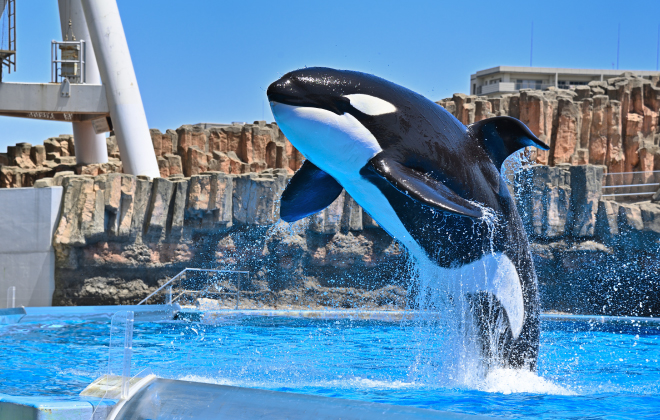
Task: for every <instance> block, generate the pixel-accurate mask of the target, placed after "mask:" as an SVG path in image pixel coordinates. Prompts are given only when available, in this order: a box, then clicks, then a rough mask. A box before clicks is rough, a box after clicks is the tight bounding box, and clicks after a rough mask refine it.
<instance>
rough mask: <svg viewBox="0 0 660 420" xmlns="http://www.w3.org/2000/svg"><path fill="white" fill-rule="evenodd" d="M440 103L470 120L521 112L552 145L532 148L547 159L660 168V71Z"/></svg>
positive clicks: (611, 167) (537, 157)
mask: <svg viewBox="0 0 660 420" xmlns="http://www.w3.org/2000/svg"><path fill="white" fill-rule="evenodd" d="M437 103H438V104H439V105H441V106H443V107H445V108H446V109H447V110H448V111H450V112H451V113H452V114H453V115H454V116H455V117H456V118H458V119H459V120H460V121H461V122H462V123H463V124H465V125H468V124H472V123H473V122H475V121H480V120H482V119H485V118H490V117H494V116H502V115H509V116H512V117H515V118H518V119H519V120H521V121H522V122H524V123H525V124H527V126H528V127H529V128H530V129H531V130H532V132H534V134H536V135H537V136H538V137H539V138H540V139H541V140H543V141H545V142H546V143H547V144H548V145H549V146H550V150H549V151H542V150H536V149H533V150H532V159H533V160H534V161H536V162H537V163H539V164H542V165H550V166H555V165H560V164H571V165H584V164H593V165H604V166H605V167H606V168H607V171H608V172H610V173H613V172H633V171H643V172H646V171H653V170H658V169H660V148H659V146H658V143H659V142H660V126H659V125H658V114H659V112H660V73H659V74H658V76H655V77H653V78H652V79H651V80H648V79H644V78H641V77H636V76H633V75H632V74H630V73H624V74H623V75H621V76H620V77H615V78H611V79H608V80H604V81H600V82H598V81H596V82H590V83H589V85H588V86H577V87H575V88H571V89H556V88H554V87H551V88H548V89H546V90H544V91H540V90H532V89H523V90H521V91H520V92H517V93H515V94H512V95H503V96H502V97H497V98H488V97H485V96H474V95H470V96H469V95H464V94H460V93H457V94H454V96H453V97H452V98H447V99H442V100H440V101H438V102H437ZM649 176H650V174H649Z"/></svg>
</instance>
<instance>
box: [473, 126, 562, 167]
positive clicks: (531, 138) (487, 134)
mask: <svg viewBox="0 0 660 420" xmlns="http://www.w3.org/2000/svg"><path fill="white" fill-rule="evenodd" d="M468 132H469V133H470V134H471V135H472V136H474V137H476V138H477V139H478V140H479V142H480V144H481V146H482V147H483V148H484V149H485V150H486V152H487V153H488V155H489V156H490V158H491V160H492V161H493V163H494V164H495V166H497V169H500V168H501V167H502V162H504V159H506V158H507V157H509V156H510V155H511V154H512V153H515V152H516V151H518V150H520V149H522V148H523V147H527V146H535V147H538V148H539V149H541V150H548V149H550V147H549V146H548V145H547V144H545V143H544V142H542V141H541V140H539V138H538V137H536V136H535V135H534V133H532V131H531V130H530V129H529V128H528V127H527V126H526V125H525V124H523V122H522V121H520V120H517V119H515V118H513V117H493V118H487V119H485V120H481V121H477V122H476V123H474V124H470V125H469V126H468Z"/></svg>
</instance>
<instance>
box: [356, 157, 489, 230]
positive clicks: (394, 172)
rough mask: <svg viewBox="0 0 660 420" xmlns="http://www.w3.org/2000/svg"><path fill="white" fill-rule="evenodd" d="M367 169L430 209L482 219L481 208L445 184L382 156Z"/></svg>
mask: <svg viewBox="0 0 660 420" xmlns="http://www.w3.org/2000/svg"><path fill="white" fill-rule="evenodd" d="M367 165H368V166H370V167H371V169H372V170H374V171H375V172H376V173H377V174H378V175H380V176H382V177H383V178H385V179H386V180H388V181H389V182H390V183H391V184H392V185H393V186H394V188H396V189H397V190H399V191H401V192H402V193H403V194H406V195H407V196H409V197H411V198H413V199H415V200H417V201H419V202H421V203H423V204H426V205H427V206H431V207H434V208H436V209H439V210H442V211H446V212H449V213H453V214H457V215H459V216H465V217H472V218H480V217H481V216H482V215H483V214H482V212H481V209H479V207H477V206H476V205H474V204H472V203H471V202H469V201H468V200H466V199H464V198H463V197H461V196H459V195H458V194H456V193H455V192H454V191H452V190H451V189H450V188H449V187H447V186H446V185H444V184H443V183H442V182H439V181H437V180H435V179H433V178H431V177H429V176H427V175H425V174H424V173H422V172H420V171H417V170H415V169H412V168H408V167H407V166H404V165H402V164H400V163H398V162H396V161H394V160H392V159H387V158H385V157H383V156H382V154H378V155H376V156H375V157H373V158H372V159H371V160H370V161H369V163H368V164H367Z"/></svg>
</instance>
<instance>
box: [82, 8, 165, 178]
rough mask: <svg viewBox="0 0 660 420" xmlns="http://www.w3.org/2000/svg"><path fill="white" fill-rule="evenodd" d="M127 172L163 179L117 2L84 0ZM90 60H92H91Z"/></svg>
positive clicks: (84, 9)
mask: <svg viewBox="0 0 660 420" xmlns="http://www.w3.org/2000/svg"><path fill="white" fill-rule="evenodd" d="M82 7H83V11H84V13H85V19H86V21H87V27H88V29H89V34H90V39H91V41H92V45H93V46H94V52H95V54H96V61H97V63H98V66H99V70H100V73H101V80H102V81H103V85H104V86H105V93H106V96H107V98H108V108H109V109H110V117H111V118H112V124H113V129H114V132H115V135H116V137H117V144H118V146H119V153H120V154H121V160H122V163H123V166H124V172H125V173H128V174H133V175H146V176H149V177H152V178H157V177H160V171H159V170H158V162H157V161H156V154H155V153H154V148H153V144H152V143H151V136H150V134H149V125H148V124H147V116H146V114H145V112H144V107H143V105H142V97H141V96H140V89H139V88H138V83H137V79H136V77H135V70H134V69H133V61H132V60H131V54H130V52H129V50H128V43H127V42H126V35H125V34H124V27H123V26H122V23H121V18H120V16H119V9H118V8H117V2H116V0H82ZM90 61H91V60H90Z"/></svg>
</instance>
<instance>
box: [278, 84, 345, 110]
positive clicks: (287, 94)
mask: <svg viewBox="0 0 660 420" xmlns="http://www.w3.org/2000/svg"><path fill="white" fill-rule="evenodd" d="M313 90H316V89H313V88H307V87H305V86H301V85H299V84H298V83H295V82H294V81H292V80H290V79H280V80H278V81H276V82H273V83H272V84H271V85H270V86H268V90H267V91H266V95H267V96H268V101H269V102H277V103H281V104H285V105H291V106H301V107H310V108H320V109H325V110H326V111H330V112H333V113H335V114H337V115H342V114H344V113H345V112H349V111H351V109H352V108H351V103H350V101H349V100H348V99H347V98H345V97H343V96H335V95H328V94H323V93H321V92H314V91H313Z"/></svg>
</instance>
